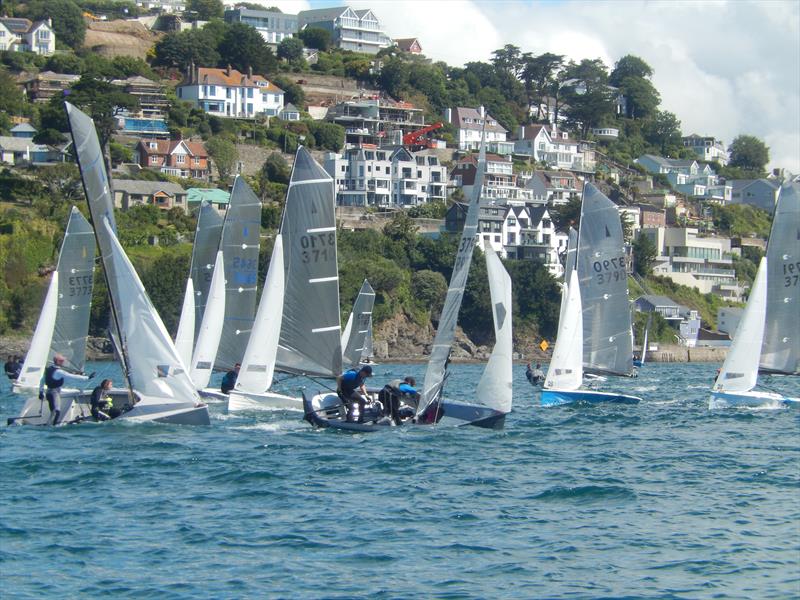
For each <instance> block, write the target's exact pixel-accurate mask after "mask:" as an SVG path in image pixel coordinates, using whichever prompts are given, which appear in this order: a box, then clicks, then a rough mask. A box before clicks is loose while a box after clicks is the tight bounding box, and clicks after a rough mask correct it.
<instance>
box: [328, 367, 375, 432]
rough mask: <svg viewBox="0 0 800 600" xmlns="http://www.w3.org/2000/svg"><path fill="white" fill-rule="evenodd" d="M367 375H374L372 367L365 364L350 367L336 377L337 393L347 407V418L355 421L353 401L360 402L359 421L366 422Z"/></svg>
mask: <svg viewBox="0 0 800 600" xmlns="http://www.w3.org/2000/svg"><path fill="white" fill-rule="evenodd" d="M367 377H372V367H371V366H369V365H364V366H363V367H361V368H360V369H358V370H356V369H349V370H347V371H345V372H344V373H342V374H341V375H339V376H338V377H337V378H336V393H337V394H338V395H339V398H340V399H341V400H342V402H343V403H344V405H345V407H347V420H348V421H349V422H352V421H353V403H356V404H358V422H359V423H363V422H364V408H365V407H366V404H367V385H366V380H367Z"/></svg>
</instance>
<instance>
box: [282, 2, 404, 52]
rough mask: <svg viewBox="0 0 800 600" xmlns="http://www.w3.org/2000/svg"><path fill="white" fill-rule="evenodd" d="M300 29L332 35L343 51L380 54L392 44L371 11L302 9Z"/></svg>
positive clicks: (341, 7)
mask: <svg viewBox="0 0 800 600" xmlns="http://www.w3.org/2000/svg"><path fill="white" fill-rule="evenodd" d="M297 19H298V26H299V28H300V29H304V28H306V27H317V28H320V29H325V30H326V31H328V32H329V33H330V34H331V42H332V44H333V45H334V46H335V47H336V48H340V49H341V50H351V51H353V52H363V53H365V54H377V53H378V52H380V51H381V50H382V49H383V48H388V47H390V46H391V45H392V43H393V42H392V40H391V38H389V36H387V35H386V34H385V33H384V32H383V28H382V26H381V23H380V21H379V20H378V17H377V16H375V13H373V12H372V11H371V10H369V9H364V10H355V9H353V8H350V7H348V6H338V7H333V8H317V9H313V10H303V11H300V12H299V13H298V14H297Z"/></svg>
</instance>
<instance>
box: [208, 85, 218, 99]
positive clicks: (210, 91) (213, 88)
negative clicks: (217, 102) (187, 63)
mask: <svg viewBox="0 0 800 600" xmlns="http://www.w3.org/2000/svg"><path fill="white" fill-rule="evenodd" d="M208 95H209V96H216V95H217V86H215V85H210V86H208Z"/></svg>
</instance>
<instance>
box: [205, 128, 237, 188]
mask: <svg viewBox="0 0 800 600" xmlns="http://www.w3.org/2000/svg"><path fill="white" fill-rule="evenodd" d="M206 150H208V155H209V156H210V157H211V158H212V159H213V160H214V164H215V165H217V171H219V176H220V179H228V177H230V176H231V175H232V174H233V172H234V169H235V168H236V163H237V161H238V160H239V152H238V151H237V150H236V146H235V145H234V143H233V142H232V141H230V140H229V139H227V138H225V137H222V136H215V137H212V138H211V139H210V140H208V141H207V142H206Z"/></svg>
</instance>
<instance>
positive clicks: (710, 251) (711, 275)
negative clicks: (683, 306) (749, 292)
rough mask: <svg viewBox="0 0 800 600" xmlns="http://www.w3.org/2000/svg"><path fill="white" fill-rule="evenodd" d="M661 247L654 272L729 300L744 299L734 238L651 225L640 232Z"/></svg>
mask: <svg viewBox="0 0 800 600" xmlns="http://www.w3.org/2000/svg"><path fill="white" fill-rule="evenodd" d="M639 235H646V236H648V237H649V238H650V241H651V242H653V244H654V246H655V247H656V249H657V252H658V254H657V256H656V258H655V262H654V264H653V274H654V275H662V276H665V277H669V278H670V279H671V280H672V281H674V282H675V283H679V284H681V285H686V286H689V287H693V288H696V289H697V290H699V291H700V293H702V294H709V293H713V294H715V295H717V296H719V297H721V298H723V299H725V300H731V301H740V300H741V297H742V293H743V292H744V290H743V289H742V287H741V286H740V285H739V283H738V281H737V279H736V271H735V270H734V268H733V259H732V256H733V252H732V249H731V240H730V238H726V237H716V236H709V237H701V236H699V235H698V232H697V229H695V228H677V227H648V228H643V229H641V230H640V231H639Z"/></svg>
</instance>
